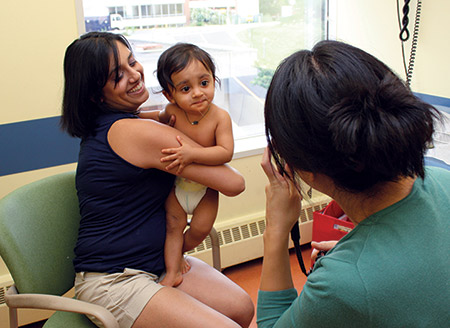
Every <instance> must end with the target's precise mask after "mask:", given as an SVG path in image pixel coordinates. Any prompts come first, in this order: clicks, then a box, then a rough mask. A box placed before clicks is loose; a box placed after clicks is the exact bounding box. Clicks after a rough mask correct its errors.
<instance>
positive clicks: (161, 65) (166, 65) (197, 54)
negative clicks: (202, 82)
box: [156, 43, 220, 94]
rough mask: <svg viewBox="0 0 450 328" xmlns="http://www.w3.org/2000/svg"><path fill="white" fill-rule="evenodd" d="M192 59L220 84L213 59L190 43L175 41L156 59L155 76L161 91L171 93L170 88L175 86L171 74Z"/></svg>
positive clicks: (183, 67)
mask: <svg viewBox="0 0 450 328" xmlns="http://www.w3.org/2000/svg"><path fill="white" fill-rule="evenodd" d="M193 59H197V60H198V61H199V62H201V63H202V64H203V66H204V67H205V68H206V69H207V70H208V71H210V72H211V74H212V76H213V79H214V80H215V81H216V82H217V83H219V85H220V79H219V78H218V77H217V76H216V65H215V64H214V60H213V59H212V58H211V56H210V55H209V54H208V53H207V52H206V51H204V50H203V49H201V48H199V47H197V46H196V45H193V44H190V43H177V44H175V45H174V46H172V47H170V48H169V49H167V50H166V51H164V52H163V53H162V54H161V56H160V57H159V59H158V65H157V69H156V77H157V78H158V82H159V85H160V86H161V88H162V91H165V92H167V93H168V94H171V92H172V89H173V88H175V86H174V84H173V82H172V74H174V73H178V72H181V71H182V70H183V69H185V68H186V66H188V65H189V63H190V62H191V61H192V60H193Z"/></svg>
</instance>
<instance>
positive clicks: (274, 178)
mask: <svg viewBox="0 0 450 328" xmlns="http://www.w3.org/2000/svg"><path fill="white" fill-rule="evenodd" d="M261 166H262V168H263V170H264V173H265V174H266V176H267V178H268V179H269V184H268V185H267V186H266V231H267V230H269V231H270V232H271V233H276V234H279V235H280V236H288V235H289V232H290V231H291V229H292V227H293V225H294V223H295V222H296V221H297V220H298V217H299V215H300V211H301V206H302V204H301V200H302V197H301V195H300V193H299V191H298V190H297V188H296V186H295V185H294V183H293V182H292V181H291V179H289V178H288V177H284V176H282V175H281V174H280V173H279V172H278V170H277V169H276V168H275V167H274V166H273V165H272V162H271V157H270V151H269V149H268V148H266V149H265V151H264V155H263V157H262V161H261Z"/></svg>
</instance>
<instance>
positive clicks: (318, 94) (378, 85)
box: [264, 41, 440, 192]
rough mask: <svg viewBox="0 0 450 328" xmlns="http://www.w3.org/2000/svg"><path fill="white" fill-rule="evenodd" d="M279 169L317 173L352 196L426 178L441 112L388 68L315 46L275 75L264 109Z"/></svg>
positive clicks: (334, 46) (338, 45)
mask: <svg viewBox="0 0 450 328" xmlns="http://www.w3.org/2000/svg"><path fill="white" fill-rule="evenodd" d="M264 111H265V123H266V135H267V139H268V143H269V148H270V150H271V152H272V154H273V155H274V157H275V160H276V162H277V166H278V168H279V169H280V170H281V172H284V167H283V165H282V164H281V163H282V162H283V161H285V162H286V163H287V164H288V166H289V167H290V169H291V170H293V172H294V170H302V171H308V172H313V173H322V174H325V175H327V176H328V177H330V178H331V179H333V181H334V183H335V185H336V186H337V187H338V188H340V189H343V190H347V191H350V192H369V191H373V187H375V186H376V185H377V184H379V183H381V182H388V181H398V180H399V179H400V178H402V177H415V176H420V177H422V178H423V177H424V175H425V170H424V153H425V151H426V149H427V145H428V144H429V143H430V142H431V140H432V135H433V132H434V124H435V122H434V120H435V119H439V118H440V113H439V112H438V111H437V110H436V109H435V108H434V107H433V106H431V105H430V104H427V103H425V102H423V101H422V100H420V99H419V98H417V97H416V96H415V95H414V94H413V93H412V92H411V90H410V89H409V87H408V86H407V85H406V84H405V83H404V82H403V81H402V80H401V79H400V78H398V77H397V76H396V75H395V74H394V73H393V72H392V71H391V70H390V69H389V68H388V67H387V66H386V65H385V64H383V63H382V62H381V61H379V60H378V59H376V58H375V57H373V56H372V55H370V54H368V53H366V52H364V51H363V50H361V49H358V48H355V47H353V46H351V45H348V44H345V43H342V42H338V41H322V42H319V43H318V44H317V45H316V46H315V47H314V48H313V49H312V50H311V51H309V50H303V51H299V52H296V53H294V54H292V55H291V56H289V57H288V58H286V59H285V60H284V61H283V62H282V63H281V64H280V66H279V67H278V68H277V70H276V72H275V75H274V77H273V79H272V82H271V84H270V87H269V90H268V93H267V97H266V103H265V110H264Z"/></svg>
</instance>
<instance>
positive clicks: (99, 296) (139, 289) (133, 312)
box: [75, 269, 164, 328]
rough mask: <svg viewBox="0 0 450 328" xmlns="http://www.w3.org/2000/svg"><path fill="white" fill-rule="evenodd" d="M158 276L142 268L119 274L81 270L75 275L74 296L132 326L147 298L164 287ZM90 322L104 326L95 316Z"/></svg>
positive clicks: (126, 326) (124, 325) (122, 324)
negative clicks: (109, 312) (101, 307)
mask: <svg viewBox="0 0 450 328" xmlns="http://www.w3.org/2000/svg"><path fill="white" fill-rule="evenodd" d="M159 279H160V278H159V277H158V276H156V275H154V274H151V273H148V272H145V271H139V270H133V269H125V270H124V271H123V272H119V273H97V272H79V273H77V275H76V277H75V296H76V298H77V299H79V300H83V301H86V302H89V303H94V304H98V305H101V306H103V307H104V308H106V309H108V310H109V311H111V313H112V314H113V315H114V317H116V319H117V321H118V322H119V326H120V327H123V328H129V327H131V326H132V325H133V324H134V322H135V320H136V319H137V318H138V317H139V315H140V314H141V312H142V310H143V309H144V307H145V305H146V304H147V303H148V301H149V300H150V299H151V298H152V297H153V295H155V294H156V293H157V292H158V291H159V290H160V289H161V288H163V287H164V286H162V285H160V284H158V281H159ZM88 317H89V319H91V321H92V322H93V323H94V324H96V325H97V326H99V327H101V326H102V325H101V323H100V322H99V321H98V320H97V319H95V318H94V317H92V316H88Z"/></svg>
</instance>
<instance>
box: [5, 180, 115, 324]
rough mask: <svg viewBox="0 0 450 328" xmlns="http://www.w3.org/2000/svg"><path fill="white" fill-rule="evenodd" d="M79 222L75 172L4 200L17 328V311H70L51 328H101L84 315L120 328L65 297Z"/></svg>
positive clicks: (96, 309)
mask: <svg viewBox="0 0 450 328" xmlns="http://www.w3.org/2000/svg"><path fill="white" fill-rule="evenodd" d="M79 221H80V214H79V209H78V199H77V195H76V190H75V173H74V172H67V173H62V174H58V175H54V176H51V177H48V178H44V179H42V180H40V181H36V182H33V183H31V184H28V185H26V186H23V187H21V188H19V189H17V190H15V191H13V192H12V193H10V194H9V195H7V196H5V197H4V198H3V199H1V200H0V255H1V257H2V258H3V260H4V262H5V264H6V266H7V267H8V269H9V272H10V273H11V276H12V278H13V280H14V285H13V286H12V287H10V288H9V289H8V291H7V293H6V295H5V300H6V304H7V305H8V307H9V313H10V327H11V328H16V327H17V308H33V309H49V310H56V311H64V312H55V314H53V315H52V316H51V317H50V318H49V319H48V320H47V321H46V323H45V325H44V327H45V328H50V327H64V328H70V327H78V328H79V327H96V326H95V325H94V324H93V323H92V322H91V321H90V320H89V319H88V318H87V317H86V316H85V315H83V314H90V315H93V316H95V317H97V318H98V319H99V320H100V321H101V322H103V324H104V327H107V328H109V327H111V328H118V327H119V325H118V323H117V321H116V319H115V318H114V316H113V315H112V314H111V313H110V312H109V311H108V310H106V309H105V308H103V307H101V306H98V305H94V304H90V303H87V302H83V301H79V300H76V299H73V298H69V297H63V296H61V295H64V294H65V293H66V292H67V291H69V290H70V289H72V287H73V283H74V279H75V271H74V268H73V264H72V260H73V257H74V253H73V248H74V246H75V242H76V239H77V233H78V225H79ZM82 313H83V314H82Z"/></svg>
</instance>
